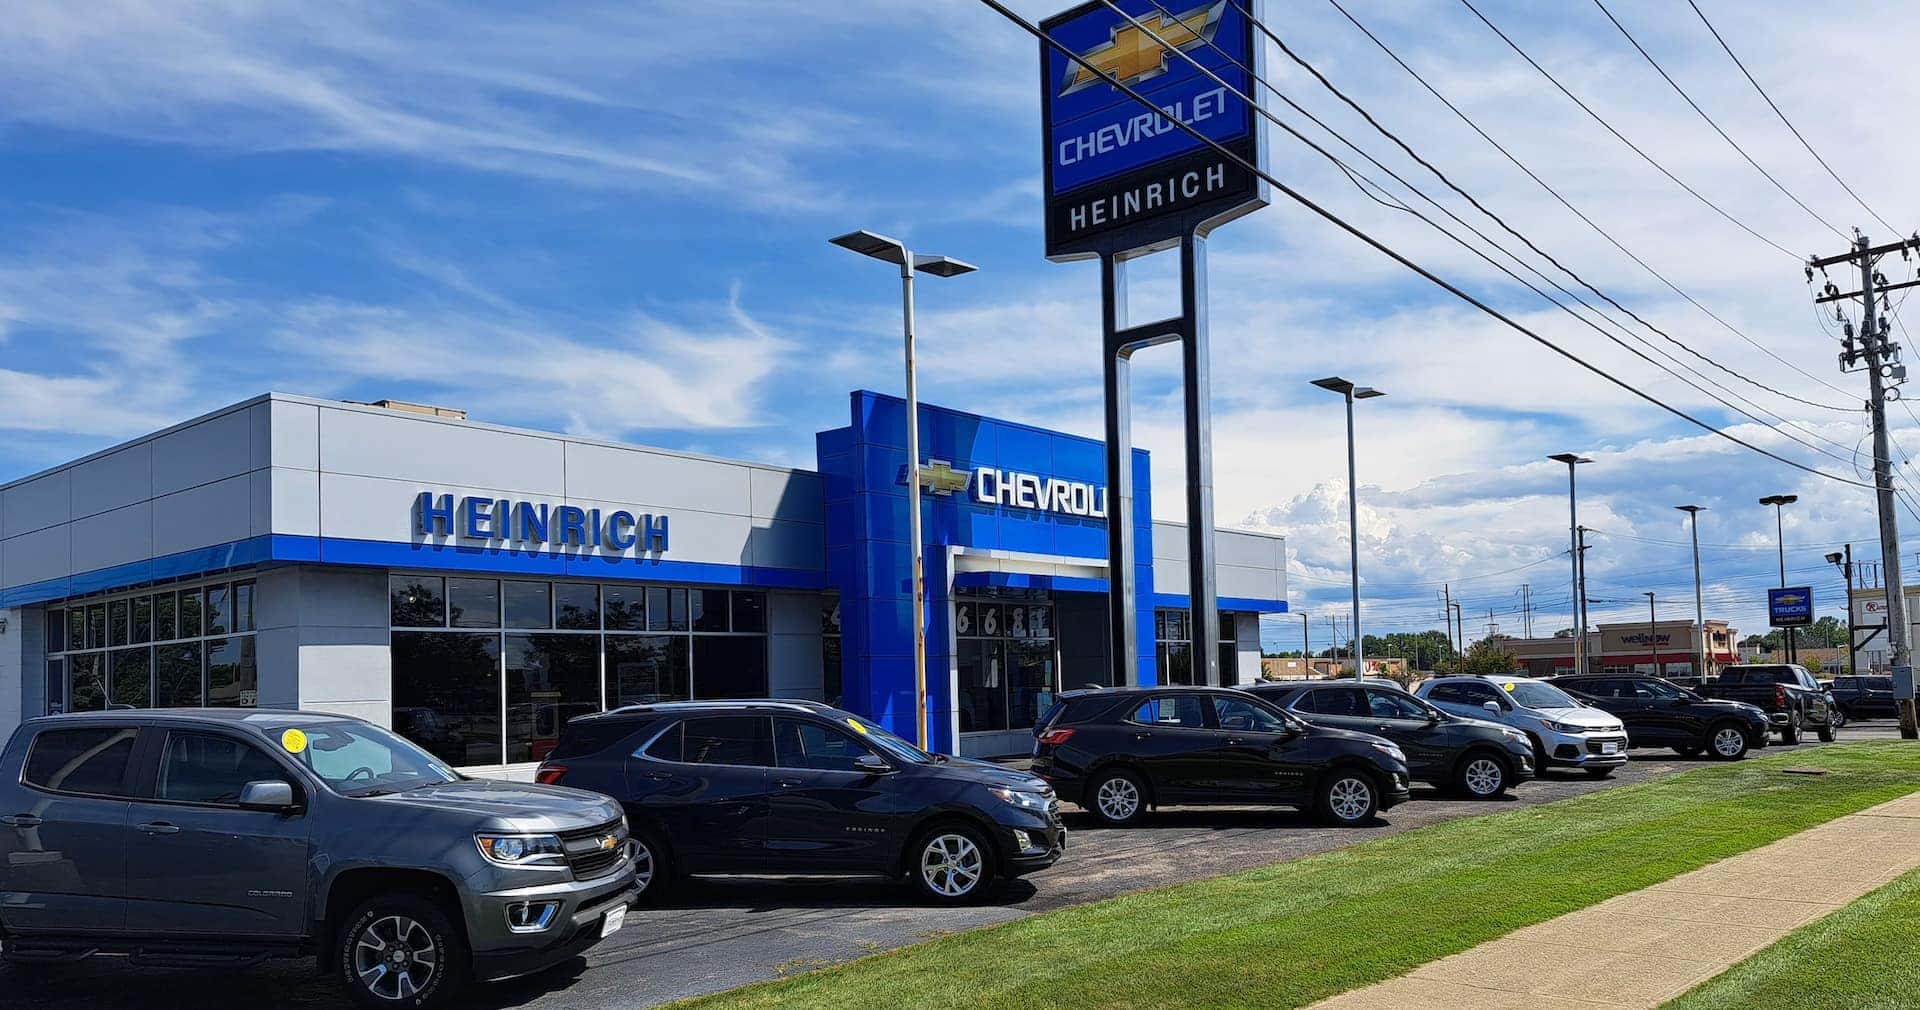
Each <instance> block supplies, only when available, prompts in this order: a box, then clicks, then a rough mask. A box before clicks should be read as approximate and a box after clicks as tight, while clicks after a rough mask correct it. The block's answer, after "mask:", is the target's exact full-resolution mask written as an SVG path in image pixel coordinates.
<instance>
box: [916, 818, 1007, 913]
mask: <svg viewBox="0 0 1920 1010" xmlns="http://www.w3.org/2000/svg"><path fill="white" fill-rule="evenodd" d="M907 853H908V863H907V879H908V880H909V881H910V882H911V883H912V884H913V888H914V890H915V891H916V892H918V893H919V894H920V896H921V897H922V898H923V899H925V900H927V901H930V902H932V903H934V904H938V905H962V904H966V903H968V902H971V901H977V900H979V899H980V897H981V895H983V894H985V893H986V891H987V887H988V885H990V884H992V883H993V864H994V851H993V845H992V843H990V842H988V841H987V837H986V835H985V834H983V833H982V832H981V831H980V829H978V828H975V827H973V826H972V825H969V824H962V823H959V822H957V821H947V822H943V823H940V824H936V825H934V826H933V827H930V828H928V829H927V830H925V831H922V832H921V833H920V835H919V837H917V838H915V839H914V841H913V846H912V848H909V849H908V850H907Z"/></svg>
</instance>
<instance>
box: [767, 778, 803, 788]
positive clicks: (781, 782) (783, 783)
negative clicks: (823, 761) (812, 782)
mask: <svg viewBox="0 0 1920 1010" xmlns="http://www.w3.org/2000/svg"><path fill="white" fill-rule="evenodd" d="M802 781H803V780H801V779H774V780H773V784H774V785H776V786H779V787H780V788H782V789H792V788H793V787H794V786H797V785H799V784H800V783H801V782H802Z"/></svg>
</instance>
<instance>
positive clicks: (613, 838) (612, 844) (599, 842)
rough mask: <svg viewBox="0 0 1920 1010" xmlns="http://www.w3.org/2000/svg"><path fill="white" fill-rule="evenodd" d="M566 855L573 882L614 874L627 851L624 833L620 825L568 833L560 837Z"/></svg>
mask: <svg viewBox="0 0 1920 1010" xmlns="http://www.w3.org/2000/svg"><path fill="white" fill-rule="evenodd" d="M560 844H561V846H562V847H564V848H565V849H566V851H567V866H568V867H570V868H571V869H572V870H573V876H574V879H576V880H592V879H593V878H595V877H604V876H606V875H607V874H609V873H612V872H614V871H615V870H617V869H618V868H619V866H620V859H621V857H622V856H623V855H625V854H626V851H627V829H626V828H625V827H623V826H622V825H621V823H620V822H619V821H609V822H608V823H606V824H602V825H600V826H599V827H597V828H588V829H586V830H584V831H569V832H565V833H563V834H562V835H561V836H560Z"/></svg>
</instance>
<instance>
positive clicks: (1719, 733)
mask: <svg viewBox="0 0 1920 1010" xmlns="http://www.w3.org/2000/svg"><path fill="white" fill-rule="evenodd" d="M1713 752H1714V753H1715V754H1717V755H1719V756H1720V757H1723V758H1727V759H1729V760H1731V759H1733V758H1737V757H1739V756H1740V755H1742V754H1745V753H1746V752H1747V735H1746V734H1745V733H1742V732H1740V729H1739V727H1736V726H1722V727H1720V728H1719V729H1718V730H1716V731H1714V734H1713Z"/></svg>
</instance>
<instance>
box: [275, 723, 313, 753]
mask: <svg viewBox="0 0 1920 1010" xmlns="http://www.w3.org/2000/svg"><path fill="white" fill-rule="evenodd" d="M280 746H282V747H285V748H286V749H287V753H289V754H298V753H300V752H301V751H303V750H306V749H307V735H306V734H305V733H302V732H300V731H299V730H297V729H290V730H287V731H286V732H285V733H282V734H280Z"/></svg>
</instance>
